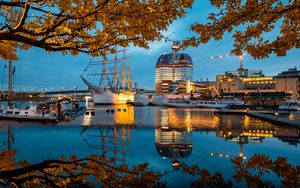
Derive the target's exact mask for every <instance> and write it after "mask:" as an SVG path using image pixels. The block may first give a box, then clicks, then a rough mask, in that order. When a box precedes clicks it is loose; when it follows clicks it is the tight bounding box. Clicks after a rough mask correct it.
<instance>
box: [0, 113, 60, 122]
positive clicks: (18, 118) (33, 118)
mask: <svg viewBox="0 0 300 188" xmlns="http://www.w3.org/2000/svg"><path fill="white" fill-rule="evenodd" d="M1 120H14V121H19V122H24V121H30V122H38V123H55V124H56V123H58V119H57V118H56V117H43V116H14V115H5V114H0V121H1Z"/></svg>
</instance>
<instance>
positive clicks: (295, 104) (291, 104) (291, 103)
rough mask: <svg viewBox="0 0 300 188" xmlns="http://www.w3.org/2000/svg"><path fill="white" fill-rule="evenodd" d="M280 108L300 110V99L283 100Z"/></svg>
mask: <svg viewBox="0 0 300 188" xmlns="http://www.w3.org/2000/svg"><path fill="white" fill-rule="evenodd" d="M278 109H279V110H291V111H299V110H300V101H298V100H287V101H286V102H283V103H282V104H280V105H279V107H278Z"/></svg>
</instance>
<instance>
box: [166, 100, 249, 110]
mask: <svg viewBox="0 0 300 188" xmlns="http://www.w3.org/2000/svg"><path fill="white" fill-rule="evenodd" d="M243 104H244V102H243V101H237V100H228V101H227V100H175V101H174V100H173V101H172V100H170V101H169V102H166V103H164V106H168V107H179V108H217V109H222V108H228V107H229V106H230V105H243Z"/></svg>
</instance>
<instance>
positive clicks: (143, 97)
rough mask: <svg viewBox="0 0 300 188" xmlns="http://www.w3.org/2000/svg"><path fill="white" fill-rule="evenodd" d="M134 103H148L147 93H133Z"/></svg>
mask: <svg viewBox="0 0 300 188" xmlns="http://www.w3.org/2000/svg"><path fill="white" fill-rule="evenodd" d="M134 105H135V106H146V105H149V95H147V94H145V93H136V94H134Z"/></svg>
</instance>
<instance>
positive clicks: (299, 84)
mask: <svg viewBox="0 0 300 188" xmlns="http://www.w3.org/2000/svg"><path fill="white" fill-rule="evenodd" d="M275 79H276V89H277V90H278V91H282V92H286V93H290V94H291V99H295V100H296V99H299V93H300V70H297V67H295V68H290V69H288V70H287V71H283V72H281V73H279V74H278V75H277V76H275Z"/></svg>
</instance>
